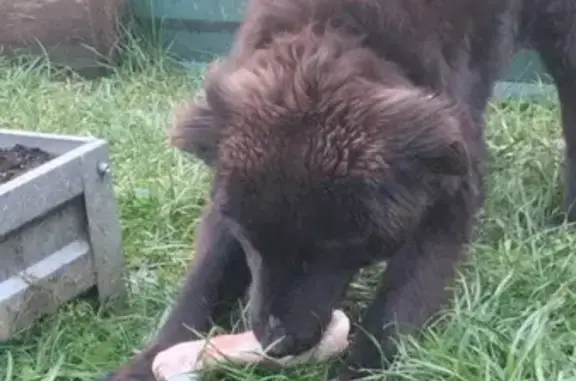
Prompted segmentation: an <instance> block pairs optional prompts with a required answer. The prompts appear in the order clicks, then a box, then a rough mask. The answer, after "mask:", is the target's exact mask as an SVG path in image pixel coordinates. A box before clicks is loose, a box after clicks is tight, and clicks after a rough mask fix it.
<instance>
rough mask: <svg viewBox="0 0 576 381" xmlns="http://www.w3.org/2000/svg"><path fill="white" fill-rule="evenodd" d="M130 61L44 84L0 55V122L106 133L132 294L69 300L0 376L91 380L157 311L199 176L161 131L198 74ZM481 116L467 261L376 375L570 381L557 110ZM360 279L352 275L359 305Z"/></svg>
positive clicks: (128, 348) (197, 193) (568, 266)
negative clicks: (438, 303) (481, 145)
mask: <svg viewBox="0 0 576 381" xmlns="http://www.w3.org/2000/svg"><path fill="white" fill-rule="evenodd" d="M135 62H137V60H136V61H135ZM132 66H134V65H132ZM140 69H141V70H138V71H133V70H130V69H127V68H125V69H120V70H119V71H118V73H116V74H114V75H112V76H110V77H108V78H104V79H100V80H96V81H94V82H83V81H80V80H77V79H68V80H65V81H54V80H51V79H50V78H49V76H48V75H47V74H46V72H45V70H42V69H29V68H27V67H26V66H20V67H14V66H10V65H8V64H7V63H4V64H0V124H1V125H5V126H8V127H10V128H20V129H30V130H38V131H47V132H65V133H74V134H80V135H84V134H87V133H90V134H95V135H98V136H100V137H103V138H106V139H108V141H109V143H110V147H111V155H112V162H113V171H114V172H113V173H114V178H115V190H116V194H117V198H118V201H119V211H120V217H121V223H122V227H123V235H124V244H125V254H126V258H127V265H128V270H129V276H130V277H129V280H130V291H131V296H130V299H129V306H128V307H127V308H126V309H124V310H122V311H119V312H118V313H116V314H108V313H106V312H105V311H100V310H99V309H98V308H96V307H94V304H93V303H91V302H90V301H89V300H85V299H83V300H78V301H74V302H71V303H68V304H66V305H65V306H63V307H62V308H61V309H60V310H59V311H58V312H57V313H56V314H54V315H52V316H49V317H47V318H45V319H43V321H42V322H40V323H39V324H37V325H36V327H34V328H33V329H31V330H29V331H27V332H23V333H22V334H21V335H19V336H18V338H17V340H14V341H13V342H10V343H7V344H0V380H4V381H36V380H38V381H40V380H43V381H52V380H93V379H94V377H95V376H97V375H98V374H101V373H102V372H103V371H106V370H109V369H113V368H115V367H116V366H117V365H119V364H120V363H121V362H122V361H123V360H125V359H127V358H128V357H129V356H130V355H131V353H132V351H133V350H134V349H137V348H138V347H141V346H142V344H143V343H144V342H145V340H146V338H147V336H148V335H149V334H150V332H151V331H152V330H153V329H154V328H155V327H156V324H157V321H158V319H159V318H160V316H161V315H162V313H163V312H164V311H165V310H166V308H168V307H169V306H170V303H171V301H172V298H173V296H174V292H175V291H176V289H177V286H178V282H179V280H180V279H181V277H182V275H183V273H184V268H185V265H186V263H187V262H188V261H189V259H190V257H191V255H192V252H193V244H194V231H195V227H196V226H197V222H198V218H199V215H200V212H201V209H202V207H203V204H204V203H205V201H206V197H207V193H208V192H207V191H208V184H209V181H210V174H209V172H208V171H207V170H206V168H205V167H203V166H202V165H200V164H199V163H191V162H190V161H189V160H188V159H186V158H185V157H183V156H182V155H181V154H179V153H178V152H176V151H175V150H174V149H171V148H169V147H168V146H167V144H166V142H165V134H164V131H165V127H166V125H167V123H168V122H169V119H170V110H171V107H172V105H173V104H174V103H175V102H178V101H180V100H182V99H183V98H185V97H186V96H188V94H189V93H190V91H191V90H192V89H194V88H195V87H197V86H198V85H199V83H200V82H199V78H200V75H201V73H190V72H189V73H182V72H178V71H175V70H170V69H168V68H167V65H165V61H163V60H157V62H156V61H155V62H153V63H150V64H141V65H140ZM488 120H489V129H488V139H489V151H490V158H489V167H490V177H489V182H488V187H489V193H488V201H487V205H486V210H485V213H484V221H483V223H482V225H481V228H480V229H479V231H478V235H477V239H476V240H475V244H474V246H473V248H472V254H473V255H472V259H471V263H470V265H469V266H467V267H466V269H467V271H466V272H465V275H463V276H461V277H459V279H458V282H457V285H456V289H457V298H456V300H455V302H454V303H453V305H452V307H451V308H450V309H449V311H448V313H447V315H446V317H445V318H444V319H443V321H442V325H441V327H437V328H434V329H431V330H429V331H427V333H426V335H425V337H424V339H423V340H420V341H418V342H416V341H414V340H407V341H406V342H405V343H404V345H403V347H402V353H403V354H404V356H403V357H402V358H401V360H400V361H399V362H398V363H397V364H396V365H395V366H394V367H393V368H392V369H390V370H388V371H387V372H386V374H387V375H389V377H387V379H390V380H391V379H395V380H414V381H416V380H426V381H435V380H450V381H496V380H498V381H528V380H530V381H531V380H538V381H569V380H571V381H573V380H576V257H575V255H574V249H573V248H574V247H576V234H574V232H573V230H572V229H571V228H570V227H569V226H567V225H565V224H563V223H562V221H561V217H560V213H559V205H560V202H561V193H562V180H561V176H560V175H559V174H560V173H561V157H562V153H561V151H560V150H559V149H558V146H557V139H558V138H559V137H560V136H561V134H560V127H559V120H558V115H557V108H556V107H555V106H544V105H537V104H520V103H517V102H509V103H508V104H507V105H506V106H504V105H502V104H500V105H495V104H492V105H491V106H490V112H489V117H488ZM373 281H374V279H370V278H369V277H364V278H361V279H359V280H358V281H357V283H356V284H355V287H354V292H353V294H354V295H353V296H354V297H355V298H356V299H357V300H358V301H359V302H360V304H362V303H364V302H365V298H364V295H365V294H366V293H367V290H369V289H370V287H369V285H370V284H371V282H373ZM322 371H323V369H321V368H310V367H305V368H302V369H299V370H297V371H291V372H287V373H283V374H272V373H269V372H267V373H262V372H261V371H255V370H251V369H236V370H234V371H233V372H231V373H230V375H229V376H228V377H229V378H230V379H235V380H254V379H258V377H260V378H262V377H264V376H266V377H267V378H270V379H277V380H281V379H282V380H284V379H289V380H290V379H292V380H296V379H298V380H316V379H318V376H319V375H320V374H322ZM394 376H396V377H394Z"/></svg>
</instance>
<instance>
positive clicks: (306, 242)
mask: <svg viewBox="0 0 576 381" xmlns="http://www.w3.org/2000/svg"><path fill="white" fill-rule="evenodd" d="M575 25H576V5H574V3H573V2H571V1H569V0H548V1H544V0H485V1H477V0H251V1H250V2H249V4H248V6H247V9H246V16H245V20H244V22H243V24H242V26H241V28H240V30H239V32H238V34H237V37H236V43H235V45H234V48H233V51H232V53H231V54H230V56H228V57H226V58H224V59H222V60H221V61H218V62H215V63H214V65H213V66H212V68H211V70H210V72H209V73H208V74H207V76H206V82H205V88H204V90H205V98H203V99H202V100H199V101H197V102H190V103H188V104H186V105H185V106H184V107H183V108H182V109H181V111H180V112H179V113H178V114H177V115H176V121H175V124H174V127H173V129H172V131H171V132H170V139H171V142H172V144H173V145H174V146H176V147H178V148H180V149H182V150H183V151H187V152H190V153H192V154H194V155H195V156H196V157H198V158H200V159H201V160H203V161H204V162H205V163H206V164H207V165H208V166H210V167H211V168H212V169H213V170H214V171H215V174H216V176H215V180H214V184H213V189H212V203H211V204H210V206H209V207H207V209H206V212H205V215H204V216H203V223H202V225H201V227H200V229H199V237H198V242H199V243H198V248H197V254H196V257H195V260H194V263H193V264H192V266H191V269H190V271H189V275H188V277H187V279H186V282H185V284H184V287H183V290H182V292H181V295H180V298H179V300H178V302H177V305H176V307H175V309H174V311H173V312H172V314H171V316H170V318H169V319H168V321H167V322H166V323H165V325H164V327H163V329H162V330H161V332H160V333H159V334H158V336H157V337H156V338H155V340H154V341H153V342H152V343H150V345H149V346H148V347H147V348H146V349H145V350H144V351H143V353H142V354H141V355H139V356H138V357H136V358H135V359H133V360H132V361H131V362H129V363H127V364H125V365H124V366H123V367H122V368H121V369H120V370H118V371H117V372H115V373H114V374H113V375H111V376H110V377H109V378H108V379H109V380H113V381H128V380H132V381H136V380H137V381H152V380H153V377H152V374H151V370H150V364H151V361H152V358H153V356H154V355H155V354H156V353H158V351H160V350H162V349H164V348H167V347H169V346H171V345H174V344H176V343H178V342H181V341H184V340H187V339H190V338H191V337H192V334H191V333H189V331H188V330H189V328H194V329H196V330H198V331H205V330H207V329H209V328H210V326H211V324H212V323H213V321H215V320H219V319H221V318H226V317H228V316H229V314H230V311H231V310H232V306H233V305H234V304H235V302H236V301H237V300H238V299H239V298H241V297H242V296H243V295H244V294H245V292H246V291H247V290H248V288H249V296H250V315H251V324H252V328H253V329H254V331H255V333H256V336H257V338H258V340H260V342H261V343H262V344H263V345H265V346H266V345H268V344H271V343H272V342H275V341H278V340H280V342H279V344H278V345H276V346H275V347H274V348H273V349H272V352H271V354H272V355H277V356H283V355H286V354H293V353H298V352H301V351H303V350H305V349H307V348H309V347H311V346H313V345H314V344H315V343H317V342H318V340H319V338H320V337H321V334H322V329H323V327H324V326H325V325H326V324H327V322H328V319H329V317H330V315H331V310H332V309H333V308H336V307H337V306H338V304H339V303H340V301H341V299H342V297H343V295H344V293H345V291H346V288H347V286H348V283H349V281H350V280H351V279H352V277H353V276H354V275H355V274H356V273H357V272H358V271H359V270H360V269H361V268H362V267H364V266H366V265H369V264H372V263H374V262H377V261H382V260H385V261H387V262H388V266H387V269H386V271H385V273H384V275H383V279H382V284H381V286H380V287H379V289H378V290H377V296H376V298H375V299H374V302H373V304H372V305H371V306H370V307H369V308H368V310H367V311H366V314H365V316H364V318H363V320H362V322H361V325H362V327H363V328H364V329H363V330H360V331H358V335H357V337H356V341H355V343H354V345H353V346H352V348H351V350H350V353H349V356H348V359H347V360H346V366H345V367H343V368H342V369H340V370H339V371H338V372H337V373H336V376H337V377H338V378H339V379H341V380H346V379H350V378H356V377H359V376H360V375H361V374H363V372H362V371H361V369H363V368H378V367H381V366H385V365H386V364H388V363H389V362H390V361H391V360H392V359H393V357H394V355H395V354H396V347H395V344H394V342H395V340H396V339H397V337H398V332H399V331H400V332H404V333H417V332H418V331H419V330H420V329H421V328H422V327H424V325H425V324H426V323H427V322H428V321H429V320H430V319H431V318H433V316H434V315H435V314H436V313H438V312H439V311H440V309H441V308H442V306H443V305H444V302H445V301H446V296H447V295H448V294H447V293H446V286H448V285H449V284H450V282H451V280H452V278H453V274H454V270H455V266H456V265H457V264H458V262H459V260H460V259H461V258H462V256H463V255H464V254H465V253H466V246H467V244H468V243H469V242H470V239H471V235H472V231H473V224H474V216H475V213H476V211H477V210H478V208H479V207H481V205H482V201H483V191H482V189H483V177H484V174H483V171H484V160H485V142H484V133H483V124H484V123H483V114H484V110H485V107H486V103H487V101H488V99H489V98H490V95H491V91H492V88H493V85H494V82H495V80H496V79H497V78H498V76H499V75H500V74H501V72H502V69H503V68H505V66H506V64H507V62H508V60H509V58H510V57H511V56H512V55H513V54H514V52H515V51H516V50H517V49H518V48H519V47H522V46H529V47H532V48H534V49H536V50H537V51H538V52H539V53H540V54H541V56H542V58H543V60H544V62H545V63H546V64H547V66H548V68H549V70H550V72H551V74H552V75H553V77H554V78H555V80H556V81H557V86H558V90H559V95H560V100H561V103H562V112H563V122H564V123H563V127H564V132H565V137H566V142H567V164H568V165H567V167H568V169H567V179H566V180H567V183H568V185H567V192H566V193H567V196H566V205H567V210H568V211H570V208H569V207H570V206H571V205H572V203H573V202H574V200H576V154H575V152H576V112H575V111H573V110H572V109H571V108H570V107H567V106H568V105H569V103H571V101H572V99H574V97H575V96H576V44H574V42H575V41H576V26H575ZM363 332H364V333H363ZM373 338H375V339H376V342H377V343H378V344H379V346H378V347H377V346H375V345H374V344H373V342H372V339H373ZM380 354H382V356H380Z"/></svg>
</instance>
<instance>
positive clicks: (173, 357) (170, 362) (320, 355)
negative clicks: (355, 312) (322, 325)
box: [152, 310, 350, 381]
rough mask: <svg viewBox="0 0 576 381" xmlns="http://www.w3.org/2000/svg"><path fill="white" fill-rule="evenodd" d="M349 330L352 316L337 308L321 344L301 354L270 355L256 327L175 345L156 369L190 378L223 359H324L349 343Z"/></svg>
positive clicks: (164, 378) (284, 362)
mask: <svg viewBox="0 0 576 381" xmlns="http://www.w3.org/2000/svg"><path fill="white" fill-rule="evenodd" d="M349 331H350V321H349V320H348V317H347V316H346V315H345V314H344V313H343V312H342V311H340V310H335V311H334V312H333V314H332V321H331V322H330V324H329V326H328V328H327V329H326V331H325V332H324V336H323V337H322V340H320V342H319V343H318V345H316V346H315V347H314V348H312V349H310V350H308V351H306V352H304V353H302V354H300V355H298V356H288V357H284V358H281V359H270V358H266V356H265V354H264V351H263V349H262V347H261V346H260V344H259V343H258V341H257V340H256V338H255V337H254V334H253V333H252V331H247V332H243V333H239V334H232V335H221V336H215V337H212V338H210V339H207V340H194V341H188V342H184V343H180V344H177V345H174V346H173V347H170V348H168V349H166V350H164V351H162V352H160V353H159V354H158V355H157V356H156V358H155V359H154V362H153V364H152V369H153V372H154V374H155V375H156V378H157V379H158V380H159V381H177V380H181V381H188V380H193V379H195V377H194V374H195V372H197V371H200V370H201V369H203V368H207V367H211V366H215V365H217V364H218V363H219V362H223V361H229V362H231V363H235V364H256V363H260V362H270V363H274V364H276V365H280V366H292V365H297V364H303V363H306V362H310V361H324V360H327V359H328V358H330V357H332V356H334V355H337V354H339V353H341V352H343V351H344V350H345V349H346V348H347V347H348V333H349ZM187 374H188V376H186V375H187ZM186 377H188V378H186Z"/></svg>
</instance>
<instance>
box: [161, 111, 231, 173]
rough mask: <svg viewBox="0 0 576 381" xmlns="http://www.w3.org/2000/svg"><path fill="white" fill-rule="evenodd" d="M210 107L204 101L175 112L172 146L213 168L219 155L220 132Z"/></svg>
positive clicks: (170, 132)
mask: <svg viewBox="0 0 576 381" xmlns="http://www.w3.org/2000/svg"><path fill="white" fill-rule="evenodd" d="M215 123H216V121H215V118H214V114H213V112H212V109H211V108H210V106H209V105H208V104H207V103H206V102H205V101H204V100H202V101H198V102H186V103H184V104H181V105H179V106H177V107H176V109H175V110H174V120H173V123H172V128H171V129H170V130H169V131H168V138H169V141H170V144H171V145H172V146H174V147H176V148H179V149H181V150H183V151H185V152H188V153H191V154H193V155H194V156H196V157H197V158H199V159H200V160H202V161H203V162H204V163H205V164H206V165H208V166H210V167H212V166H214V162H215V161H216V158H217V154H218V142H219V140H220V137H219V131H218V129H217V128H216V126H215Z"/></svg>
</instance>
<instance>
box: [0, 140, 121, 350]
mask: <svg viewBox="0 0 576 381" xmlns="http://www.w3.org/2000/svg"><path fill="white" fill-rule="evenodd" d="M15 144H20V145H23V146H26V147H30V148H34V147H36V148H40V149H42V150H44V151H46V152H48V153H50V154H52V155H53V156H55V157H54V158H53V159H51V160H49V161H48V162H46V163H44V164H42V165H40V166H38V167H36V168H34V169H31V170H29V171H28V172H25V173H23V174H21V175H19V176H17V177H15V178H12V179H11V180H9V181H8V182H6V183H4V184H0V342H2V341H6V340H9V339H10V338H12V337H13V336H14V335H15V334H16V333H17V332H19V331H20V330H23V329H26V328H30V327H31V326H32V325H33V324H34V322H35V321H36V320H37V319H39V318H40V317H42V316H45V315H47V314H51V313H54V312H55V311H56V309H57V308H58V307H59V306H60V305H62V304H63V303H65V302H67V301H69V300H71V299H73V298H75V297H76V296H78V295H79V294H81V293H84V292H85V291H88V290H89V289H92V288H93V287H94V286H95V287H96V290H97V291H98V295H99V300H100V301H101V302H106V303H113V304H115V305H118V303H120V302H122V301H123V300H124V297H125V294H126V288H125V283H124V276H123V275H124V257H123V252H122V235H121V228H120V223H119V220H118V214H117V205H116V200H115V195H114V191H113V187H112V177H111V173H110V170H109V164H108V163H109V151H108V145H107V142H106V141H104V140H102V139H97V138H81V137H74V136H64V135H53V134H43V133H36V132H28V131H15V130H5V129H0V148H10V147H12V146H14V145H15Z"/></svg>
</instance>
